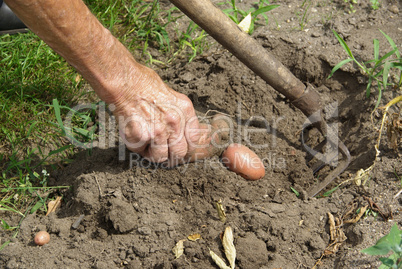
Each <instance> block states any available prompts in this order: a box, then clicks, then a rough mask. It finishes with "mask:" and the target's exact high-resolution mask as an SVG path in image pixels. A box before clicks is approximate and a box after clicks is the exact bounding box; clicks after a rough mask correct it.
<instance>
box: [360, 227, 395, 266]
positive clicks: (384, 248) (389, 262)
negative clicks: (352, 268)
mask: <svg viewBox="0 0 402 269" xmlns="http://www.w3.org/2000/svg"><path fill="white" fill-rule="evenodd" d="M401 235H402V230H399V228H398V225H397V224H396V223H395V224H394V226H392V228H391V231H390V232H389V233H388V234H387V235H385V236H383V237H382V238H380V239H379V240H378V241H377V243H376V244H375V245H374V246H371V247H369V248H366V249H363V250H362V251H361V252H363V253H366V254H368V255H373V256H383V255H387V254H389V252H391V251H392V254H391V255H390V256H389V257H380V258H379V260H380V261H381V262H382V265H381V266H380V267H379V269H388V268H392V269H399V268H402V239H401Z"/></svg>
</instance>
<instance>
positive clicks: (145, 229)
mask: <svg viewBox="0 0 402 269" xmlns="http://www.w3.org/2000/svg"><path fill="white" fill-rule="evenodd" d="M138 232H139V233H140V234H142V235H150V234H151V233H152V231H151V229H150V228H149V227H140V228H138Z"/></svg>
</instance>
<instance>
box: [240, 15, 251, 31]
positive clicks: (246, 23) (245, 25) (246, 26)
mask: <svg viewBox="0 0 402 269" xmlns="http://www.w3.org/2000/svg"><path fill="white" fill-rule="evenodd" d="M239 27H240V29H242V30H243V31H244V32H246V33H249V32H250V27H251V13H248V15H247V16H246V17H244V19H243V20H242V21H241V22H240V23H239Z"/></svg>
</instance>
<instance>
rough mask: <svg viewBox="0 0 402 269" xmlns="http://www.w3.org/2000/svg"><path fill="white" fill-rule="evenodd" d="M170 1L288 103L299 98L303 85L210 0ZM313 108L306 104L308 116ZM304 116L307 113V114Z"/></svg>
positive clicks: (302, 91) (302, 92)
mask: <svg viewBox="0 0 402 269" xmlns="http://www.w3.org/2000/svg"><path fill="white" fill-rule="evenodd" d="M170 2H172V3H173V4H174V5H175V6H177V7H178V8H179V9H180V10H181V11H183V12H184V13H185V14H186V15H187V16H188V17H190V19H192V20H193V21H194V22H195V23H197V24H198V25H199V26H200V27H201V28H203V29H204V30H205V31H206V32H207V33H208V34H210V35H211V36H212V37H213V38H214V39H216V41H218V42H219V43H220V44H221V45H222V46H224V47H225V48H226V49H227V50H229V51H230V52H231V53H233V55H234V56H236V57H237V58H238V59H239V60H240V61H241V62H242V63H244V64H245V65H246V66H248V67H249V68H250V69H251V70H253V71H254V72H255V73H256V74H257V75H259V76H260V77H261V78H263V79H264V80H265V81H266V82H267V83H268V84H269V85H271V86H272V87H273V88H274V89H275V90H277V91H278V92H280V93H282V94H283V95H285V96H286V97H287V98H288V99H290V101H294V100H297V99H300V97H302V95H303V94H304V90H305V88H306V86H305V85H304V84H303V83H302V82H301V81H300V80H298V79H297V78H296V77H295V76H294V75H293V74H292V73H291V72H290V71H289V70H288V69H287V68H286V67H285V66H284V65H283V64H282V63H280V62H279V61H278V60H276V59H275V58H274V57H273V56H272V55H271V54H270V53H269V52H268V51H267V50H266V49H265V48H263V47H262V46H261V45H260V44H259V43H258V42H257V41H256V40H255V39H254V38H252V37H250V36H249V35H248V34H247V33H245V32H243V31H242V30H241V29H240V28H239V27H238V26H237V24H236V23H234V22H233V21H232V20H231V19H230V18H229V17H228V16H226V15H225V14H224V13H223V12H222V11H221V10H220V9H219V8H217V7H216V6H215V5H214V4H213V3H212V2H211V1H210V0H170ZM312 105H314V106H315V107H317V106H319V105H318V104H308V105H307V107H309V112H308V113H311V106H312ZM299 108H300V107H299ZM317 108H318V107H317ZM300 109H301V110H302V111H303V109H302V108H300ZM303 113H305V114H306V113H307V111H306V112H305V111H303Z"/></svg>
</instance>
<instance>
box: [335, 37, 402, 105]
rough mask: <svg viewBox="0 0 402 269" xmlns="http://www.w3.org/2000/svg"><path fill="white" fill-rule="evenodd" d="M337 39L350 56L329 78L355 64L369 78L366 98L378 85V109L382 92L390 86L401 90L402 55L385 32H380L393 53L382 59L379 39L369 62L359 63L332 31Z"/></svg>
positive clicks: (376, 40)
mask: <svg viewBox="0 0 402 269" xmlns="http://www.w3.org/2000/svg"><path fill="white" fill-rule="evenodd" d="M332 31H333V33H334V35H335V37H336V38H337V39H338V41H339V43H340V44H341V46H342V48H343V49H344V50H345V51H346V53H347V54H348V56H349V57H348V58H347V59H345V60H343V61H341V62H339V63H338V64H337V65H336V66H335V67H334V68H333V69H332V71H331V73H330V75H329V77H328V78H330V77H332V75H333V74H334V73H335V72H336V71H337V70H338V69H339V68H341V67H342V66H343V65H345V64H347V63H349V62H354V63H355V64H356V65H357V66H358V67H359V68H360V71H361V73H362V74H363V75H365V76H366V77H368V83H367V87H366V97H367V98H368V97H369V96H370V94H371V88H372V86H373V85H376V86H377V88H378V98H377V102H376V104H375V108H374V109H376V108H377V107H378V106H379V105H380V102H381V97H382V92H383V91H384V90H386V89H387V88H388V87H389V86H391V87H393V88H396V89H401V87H402V58H401V54H400V52H399V50H398V47H397V46H396V44H395V42H394V41H393V40H392V39H391V37H389V36H388V35H387V34H385V33H384V32H383V31H381V30H380V32H381V33H382V34H383V35H384V37H385V38H386V39H387V40H388V43H389V44H390V45H391V48H392V49H391V51H389V52H388V53H386V54H385V55H384V56H382V57H380V43H379V41H378V39H374V41H373V43H374V59H373V60H370V61H367V62H360V61H358V60H357V59H356V58H355V57H354V55H353V53H352V51H351V50H350V48H349V46H348V45H347V44H346V42H345V40H343V39H342V37H340V36H339V34H338V33H337V32H336V31H334V30H332ZM392 56H393V57H392ZM391 71H395V74H396V79H397V81H395V82H394V83H390V82H389V81H388V79H389V77H390V74H391Z"/></svg>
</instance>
